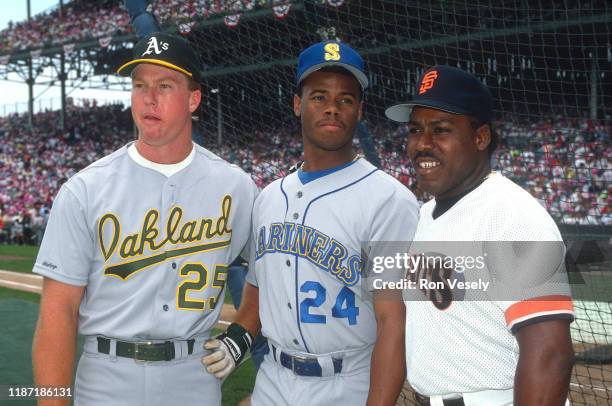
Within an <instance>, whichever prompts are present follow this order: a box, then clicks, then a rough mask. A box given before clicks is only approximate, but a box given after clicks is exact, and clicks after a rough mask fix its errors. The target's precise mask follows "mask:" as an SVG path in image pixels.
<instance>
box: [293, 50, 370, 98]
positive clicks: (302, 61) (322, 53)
mask: <svg viewBox="0 0 612 406" xmlns="http://www.w3.org/2000/svg"><path fill="white" fill-rule="evenodd" d="M326 66H339V67H341V68H344V69H346V70H347V71H349V72H350V73H351V74H352V75H353V76H355V79H357V81H358V82H359V84H360V85H361V89H362V90H365V89H366V88H367V87H368V77H367V76H366V74H365V72H364V64H363V58H361V55H359V54H358V53H357V51H355V50H354V49H353V48H351V47H349V46H348V45H345V44H343V43H342V42H339V41H324V42H319V43H317V44H314V45H311V46H309V47H308V48H306V49H305V50H303V51H302V53H301V54H300V56H299V58H298V66H297V75H296V82H295V84H296V86H299V85H300V83H301V82H302V81H303V80H304V79H306V77H307V76H308V75H310V74H311V73H312V72H315V71H318V70H319V69H321V68H324V67H326Z"/></svg>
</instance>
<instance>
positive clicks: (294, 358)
mask: <svg viewBox="0 0 612 406" xmlns="http://www.w3.org/2000/svg"><path fill="white" fill-rule="evenodd" d="M270 346H271V347H272V354H273V356H274V360H275V361H277V362H278V361H279V360H278V359H277V357H276V348H275V347H274V346H273V345H272V344H270ZM332 362H333V364H334V374H339V373H340V372H342V359H341V358H332ZM280 364H281V365H282V366H284V367H285V368H287V369H290V370H292V371H293V373H294V374H296V375H299V376H318V377H321V376H323V370H322V368H321V364H319V361H318V360H317V359H316V358H309V357H302V356H299V355H290V354H287V353H284V352H282V351H281V353H280Z"/></svg>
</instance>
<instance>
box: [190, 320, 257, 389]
mask: <svg viewBox="0 0 612 406" xmlns="http://www.w3.org/2000/svg"><path fill="white" fill-rule="evenodd" d="M251 344H253V336H252V335H251V333H249V332H248V331H246V329H245V328H244V327H242V326H241V325H240V324H237V323H232V324H230V326H229V327H228V328H227V330H226V331H225V333H223V334H221V335H219V336H217V338H214V339H212V340H207V341H206V342H205V343H204V349H206V350H210V351H212V353H211V354H209V355H207V356H205V357H202V364H204V366H205V367H206V370H207V371H208V372H209V373H211V374H213V375H214V376H216V377H217V378H219V379H223V378H225V377H226V376H228V375H229V374H230V373H231V372H232V371H233V370H234V368H236V365H239V364H240V361H242V359H243V358H244V356H245V354H246V353H247V352H248V351H249V348H251Z"/></svg>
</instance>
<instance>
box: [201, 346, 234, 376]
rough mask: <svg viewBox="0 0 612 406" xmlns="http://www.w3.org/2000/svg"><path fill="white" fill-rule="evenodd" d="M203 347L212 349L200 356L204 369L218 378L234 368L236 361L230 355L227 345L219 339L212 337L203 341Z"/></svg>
mask: <svg viewBox="0 0 612 406" xmlns="http://www.w3.org/2000/svg"><path fill="white" fill-rule="evenodd" d="M204 349H206V350H210V351H212V353H211V354H210V355H207V356H205V357H202V364H204V366H205V367H206V370H207V371H208V372H209V373H211V374H213V375H214V376H216V377H217V378H219V379H223V378H225V377H226V376H228V375H229V374H230V373H231V372H232V371H233V370H234V368H236V361H234V358H233V357H232V356H231V355H230V353H229V349H228V348H227V346H226V345H225V344H224V343H223V342H222V341H220V340H217V339H216V338H215V339H212V340H208V341H206V342H205V343H204Z"/></svg>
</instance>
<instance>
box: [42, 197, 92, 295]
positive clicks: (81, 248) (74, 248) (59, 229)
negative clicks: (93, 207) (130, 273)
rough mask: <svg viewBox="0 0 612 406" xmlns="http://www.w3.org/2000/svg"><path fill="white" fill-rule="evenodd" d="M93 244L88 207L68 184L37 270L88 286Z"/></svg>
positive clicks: (54, 213)
mask: <svg viewBox="0 0 612 406" xmlns="http://www.w3.org/2000/svg"><path fill="white" fill-rule="evenodd" d="M93 244H94V242H93V236H92V234H91V231H90V230H89V228H88V220H87V213H86V211H85V208H84V207H83V205H82V204H81V202H80V201H79V199H78V198H77V197H76V195H75V194H74V193H73V192H72V191H71V190H70V189H69V188H68V186H67V185H64V186H62V188H61V189H60V191H59V193H58V195H57V196H56V198H55V200H54V202H53V207H52V209H51V213H50V215H49V222H48V224H47V227H46V229H45V234H44V237H43V240H42V243H41V245H40V250H39V251H38V256H37V257H36V262H35V264H34V269H33V272H34V273H37V274H40V275H42V276H45V277H48V278H51V279H54V280H57V281H59V282H63V283H66V284H69V285H76V286H85V285H87V281H88V277H89V269H90V266H91V265H90V264H91V262H92V259H93Z"/></svg>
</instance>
